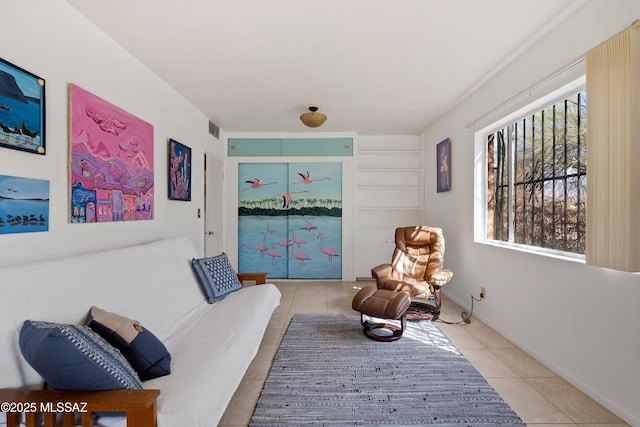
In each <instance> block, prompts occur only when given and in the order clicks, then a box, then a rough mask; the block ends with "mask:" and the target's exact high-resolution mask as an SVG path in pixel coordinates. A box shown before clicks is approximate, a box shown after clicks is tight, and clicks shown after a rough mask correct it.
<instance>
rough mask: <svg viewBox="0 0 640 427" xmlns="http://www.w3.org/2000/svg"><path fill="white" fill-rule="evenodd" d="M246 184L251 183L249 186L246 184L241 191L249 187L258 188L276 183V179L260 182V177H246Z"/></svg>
mask: <svg viewBox="0 0 640 427" xmlns="http://www.w3.org/2000/svg"><path fill="white" fill-rule="evenodd" d="M245 182H246V183H247V184H251V185H250V186H248V187H247V188H245V189H244V190H242V191H246V190H248V189H250V188H260V187H262V186H263V185H273V184H277V183H278V181H272V182H262V179H260V178H253V179H248V180H246V181H245Z"/></svg>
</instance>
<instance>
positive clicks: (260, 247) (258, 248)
mask: <svg viewBox="0 0 640 427" xmlns="http://www.w3.org/2000/svg"><path fill="white" fill-rule="evenodd" d="M260 234H262V243H258V244H257V245H256V246H255V247H253V248H252V247H251V246H249V245H247V244H246V243H243V244H242V245H240V247H241V248H247V249H251V250H253V251H260V258H264V251H266V250H267V247H266V246H265V242H266V239H267V236H266V235H265V234H264V231H263V232H262V233H260Z"/></svg>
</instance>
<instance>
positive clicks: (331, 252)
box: [316, 232, 340, 262]
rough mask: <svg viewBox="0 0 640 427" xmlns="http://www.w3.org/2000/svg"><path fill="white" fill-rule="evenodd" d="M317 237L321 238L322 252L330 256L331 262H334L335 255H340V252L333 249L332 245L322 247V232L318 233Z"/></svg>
mask: <svg viewBox="0 0 640 427" xmlns="http://www.w3.org/2000/svg"><path fill="white" fill-rule="evenodd" d="M316 238H317V239H320V252H322V253H323V254H327V255H328V256H329V262H332V260H333V257H334V256H340V254H338V251H336V250H335V249H333V248H332V247H331V246H325V247H324V248H323V247H322V232H320V233H318V235H317V236H316Z"/></svg>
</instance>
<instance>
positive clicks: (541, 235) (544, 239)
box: [540, 110, 547, 248]
mask: <svg viewBox="0 0 640 427" xmlns="http://www.w3.org/2000/svg"><path fill="white" fill-rule="evenodd" d="M544 114H545V110H542V112H541V114H540V148H541V150H540V155H541V157H542V161H541V162H540V165H541V167H540V178H541V179H542V183H541V185H540V239H541V241H540V246H542V247H543V248H544V247H546V246H547V245H546V243H545V242H546V241H547V239H546V236H545V234H544V216H545V215H544V212H545V207H546V205H545V204H544V187H545V182H546V177H545V175H544V161H545V157H544V133H545V128H544Z"/></svg>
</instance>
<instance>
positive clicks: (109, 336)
mask: <svg viewBox="0 0 640 427" xmlns="http://www.w3.org/2000/svg"><path fill="white" fill-rule="evenodd" d="M87 326H89V327H90V328H91V329H92V330H93V331H94V332H96V333H97V334H98V335H100V336H101V337H102V338H104V339H105V340H106V341H107V342H108V343H109V344H111V345H112V346H114V347H115V348H117V349H118V350H120V353H122V355H123V356H124V357H125V358H126V359H127V360H128V361H129V363H130V364H131V367H132V368H133V369H134V370H135V371H136V372H137V373H138V376H139V377H140V380H142V381H145V380H150V379H151V378H157V377H161V376H163V375H169V374H170V373H171V355H170V354H169V351H168V350H167V348H166V347H165V345H164V344H163V343H162V341H160V340H159V339H158V338H156V336H155V335H154V334H152V333H151V331H149V330H148V329H147V328H143V327H142V325H141V324H140V323H139V322H137V321H135V320H131V319H129V318H127V317H124V316H120V315H119V314H115V313H109V312H108V311H105V310H102V309H100V308H98V307H95V306H93V307H91V309H90V310H89V314H88V315H87Z"/></svg>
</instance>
